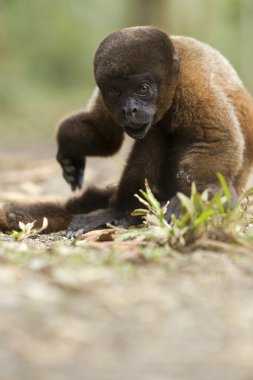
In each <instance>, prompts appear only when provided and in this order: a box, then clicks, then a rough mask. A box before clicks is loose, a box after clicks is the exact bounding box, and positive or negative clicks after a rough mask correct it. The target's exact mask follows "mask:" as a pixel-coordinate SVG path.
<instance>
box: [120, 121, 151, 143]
mask: <svg viewBox="0 0 253 380" xmlns="http://www.w3.org/2000/svg"><path fill="white" fill-rule="evenodd" d="M149 127H150V124H149V123H145V124H135V123H131V124H128V125H125V127H124V128H125V131H126V133H127V134H128V135H129V136H130V137H132V138H134V139H142V138H143V137H145V136H146V134H147V132H148V131H149Z"/></svg>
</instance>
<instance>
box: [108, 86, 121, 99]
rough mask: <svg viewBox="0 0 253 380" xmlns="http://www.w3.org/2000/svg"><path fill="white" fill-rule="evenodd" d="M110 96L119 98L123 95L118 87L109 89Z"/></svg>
mask: <svg viewBox="0 0 253 380" xmlns="http://www.w3.org/2000/svg"><path fill="white" fill-rule="evenodd" d="M109 94H110V95H111V96H113V97H115V98H116V97H117V96H120V95H121V91H120V89H119V88H117V87H111V88H109Z"/></svg>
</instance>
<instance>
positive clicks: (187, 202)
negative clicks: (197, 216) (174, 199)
mask: <svg viewBox="0 0 253 380" xmlns="http://www.w3.org/2000/svg"><path fill="white" fill-rule="evenodd" d="M177 196H178V198H179V199H180V201H181V203H182V206H183V207H184V208H185V209H186V210H187V211H188V213H189V214H190V215H191V216H193V214H194V205H193V202H192V201H191V199H190V198H189V197H187V196H186V195H184V194H183V193H177Z"/></svg>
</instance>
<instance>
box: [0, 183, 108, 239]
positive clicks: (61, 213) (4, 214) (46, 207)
mask: <svg viewBox="0 0 253 380" xmlns="http://www.w3.org/2000/svg"><path fill="white" fill-rule="evenodd" d="M114 191H115V188H113V187H111V188H106V189H104V190H102V189H97V188H89V189H87V191H85V192H84V193H83V195H81V196H80V197H74V198H71V199H69V200H68V201H67V202H66V203H65V204H64V203H63V204H57V203H53V202H41V203H15V202H11V203H7V204H5V205H4V206H3V207H2V208H1V209H0V231H3V232H6V231H11V230H19V229H20V227H19V222H23V223H25V224H26V223H31V222H35V228H40V227H41V226H42V223H43V218H44V217H46V218H47V219H48V227H47V228H46V229H45V230H43V231H42V232H43V233H50V232H57V231H61V230H66V229H67V227H68V225H69V224H70V222H71V220H72V218H73V215H75V214H80V213H89V212H91V211H92V210H95V209H98V208H105V207H108V204H109V200H110V198H111V196H112V194H113V193H114Z"/></svg>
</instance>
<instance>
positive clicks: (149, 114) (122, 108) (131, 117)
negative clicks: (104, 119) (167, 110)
mask: <svg viewBox="0 0 253 380" xmlns="http://www.w3.org/2000/svg"><path fill="white" fill-rule="evenodd" d="M101 90H102V94H103V98H104V101H105V104H106V106H107V108H108V110H109V112H110V113H111V115H112V116H113V118H114V119H115V121H116V122H117V123H119V124H120V125H121V126H122V127H123V128H124V130H125V132H126V133H127V134H128V135H129V136H130V137H132V138H134V139H136V140H138V139H142V138H143V137H145V136H146V134H147V133H148V131H149V130H150V128H151V127H152V125H153V122H154V116H155V113H156V100H157V93H158V85H157V83H156V82H155V80H153V79H152V78H151V77H150V76H148V75H145V74H135V75H128V76H124V77H123V76H117V77H111V78H109V79H108V81H106V83H105V84H104V85H103V88H102V89H101Z"/></svg>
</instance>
